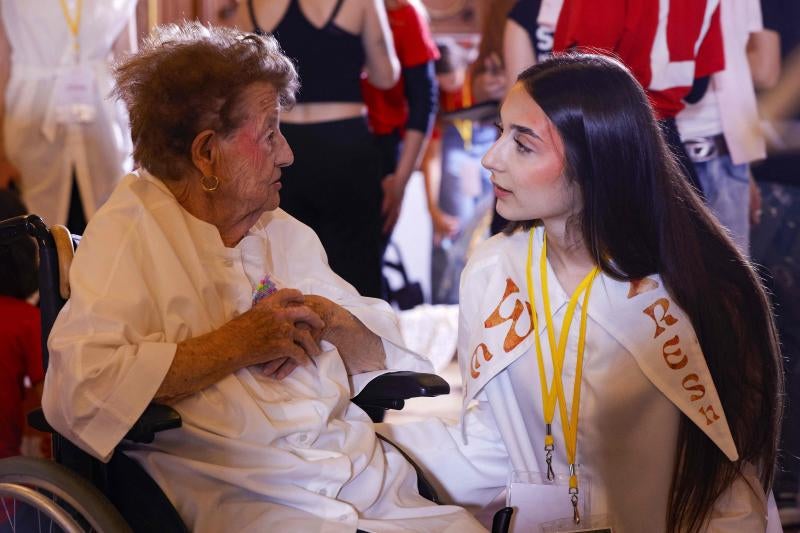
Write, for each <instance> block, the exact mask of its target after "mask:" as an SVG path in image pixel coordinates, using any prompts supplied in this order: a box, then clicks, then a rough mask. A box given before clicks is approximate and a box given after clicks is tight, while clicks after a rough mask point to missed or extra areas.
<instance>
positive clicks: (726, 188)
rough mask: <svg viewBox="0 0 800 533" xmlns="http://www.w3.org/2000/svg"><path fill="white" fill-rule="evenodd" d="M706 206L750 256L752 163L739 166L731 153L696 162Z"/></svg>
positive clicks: (742, 250)
mask: <svg viewBox="0 0 800 533" xmlns="http://www.w3.org/2000/svg"><path fill="white" fill-rule="evenodd" d="M694 167H695V169H696V170H697V177H698V179H699V180H700V186H701V187H702V188H703V194H704V196H705V200H706V205H707V206H708V207H709V208H710V209H711V211H712V212H713V213H714V214H715V215H716V216H717V219H718V220H719V221H720V223H721V224H722V225H723V226H724V227H725V228H727V229H728V231H729V232H730V234H731V237H732V238H733V242H735V243H736V246H737V247H738V248H739V250H740V251H741V252H742V253H743V254H744V255H746V256H749V255H750V253H749V248H750V166H749V165H747V164H746V163H745V164H741V165H735V164H734V163H733V161H732V160H731V156H729V155H721V156H719V157H715V158H714V159H711V160H710V161H704V162H700V163H694Z"/></svg>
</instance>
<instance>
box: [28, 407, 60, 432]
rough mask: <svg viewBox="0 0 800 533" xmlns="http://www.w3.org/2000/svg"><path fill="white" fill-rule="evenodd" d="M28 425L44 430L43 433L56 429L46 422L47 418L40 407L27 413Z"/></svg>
mask: <svg viewBox="0 0 800 533" xmlns="http://www.w3.org/2000/svg"><path fill="white" fill-rule="evenodd" d="M28 425H29V426H30V427H32V428H33V429H36V430H38V431H44V432H45V433H55V432H56V430H55V429H53V428H52V426H50V424H48V423H47V420H46V419H45V417H44V411H42V408H41V407H39V408H38V409H34V410H33V411H31V412H30V413H28Z"/></svg>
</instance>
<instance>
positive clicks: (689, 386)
mask: <svg viewBox="0 0 800 533" xmlns="http://www.w3.org/2000/svg"><path fill="white" fill-rule="evenodd" d="M683 388H684V389H686V390H687V391H696V392H695V393H694V394H692V395H691V396H690V397H689V399H690V400H691V401H693V402H696V401H697V400H699V399H700V398H702V397H703V396H705V395H706V388H705V387H704V386H703V385H702V384H701V383H700V377H699V376H698V375H697V374H689V375H688V376H686V377H685V378H683Z"/></svg>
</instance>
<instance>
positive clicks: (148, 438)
mask: <svg viewBox="0 0 800 533" xmlns="http://www.w3.org/2000/svg"><path fill="white" fill-rule="evenodd" d="M179 427H181V415H179V414H178V411H176V410H175V409H173V408H172V407H170V406H168V405H162V404H158V403H151V404H150V405H148V406H147V409H145V410H144V413H142V416H140V417H139V420H137V421H136V423H135V424H134V425H133V427H132V428H131V429H130V431H128V433H127V434H126V435H125V437H124V438H125V439H126V440H132V441H133V442H144V443H149V442H153V439H154V438H155V435H156V433H158V432H159V431H165V430H167V429H175V428H179Z"/></svg>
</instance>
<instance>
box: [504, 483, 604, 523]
mask: <svg viewBox="0 0 800 533" xmlns="http://www.w3.org/2000/svg"><path fill="white" fill-rule="evenodd" d="M591 489H592V485H591V478H590V477H589V476H588V475H586V474H581V476H580V492H579V493H578V512H579V513H580V516H581V517H586V519H582V520H581V524H579V525H576V524H575V522H574V521H573V518H572V517H573V508H572V502H571V501H570V495H569V476H567V475H564V474H556V476H555V479H554V480H553V481H549V480H548V479H547V476H546V475H545V474H544V473H543V472H530V471H519V470H514V471H513V472H511V475H510V477H509V483H508V490H507V493H506V494H507V497H506V506H508V507H512V508H513V509H514V514H513V515H512V516H511V527H510V529H509V531H510V533H531V532H542V533H556V532H562V531H563V532H567V531H571V532H578V531H581V532H583V531H586V532H589V531H598V532H603V533H606V530H605V529H596V530H595V529H587V528H586V527H587V526H590V524H594V523H595V522H597V523H598V524H600V523H606V522H603V521H602V518H603V517H590V516H588V511H589V510H590V509H591ZM595 518H598V519H601V520H599V521H597V520H593V519H595ZM609 523H610V522H609ZM565 526H570V527H571V528H572V529H564V527H565ZM545 527H547V528H548V529H545ZM554 528H555V529H554ZM611 531H612V530H611V529H610V526H609V528H608V532H609V533H611Z"/></svg>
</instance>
